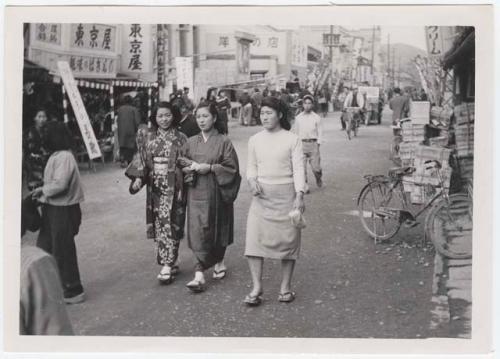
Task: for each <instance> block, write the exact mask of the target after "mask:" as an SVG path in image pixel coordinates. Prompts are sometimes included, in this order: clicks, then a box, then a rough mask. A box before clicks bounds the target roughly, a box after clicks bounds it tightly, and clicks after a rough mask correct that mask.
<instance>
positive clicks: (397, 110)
mask: <svg viewBox="0 0 500 359" xmlns="http://www.w3.org/2000/svg"><path fill="white" fill-rule="evenodd" d="M389 108H390V109H391V110H392V124H393V125H398V123H399V121H400V120H402V119H403V118H406V117H408V112H409V111H410V100H409V98H408V97H407V96H404V95H402V94H401V90H400V89H399V87H396V88H395V89H394V96H393V97H392V99H391V101H389Z"/></svg>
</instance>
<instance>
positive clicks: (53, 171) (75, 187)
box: [40, 151, 84, 206]
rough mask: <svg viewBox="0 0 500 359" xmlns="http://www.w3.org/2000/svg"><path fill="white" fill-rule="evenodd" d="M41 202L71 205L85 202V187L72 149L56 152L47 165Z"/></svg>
mask: <svg viewBox="0 0 500 359" xmlns="http://www.w3.org/2000/svg"><path fill="white" fill-rule="evenodd" d="M43 183H44V184H43V188H42V193H43V194H42V196H41V197H40V202H43V203H46V204H51V205H53V206H71V205H74V204H77V203H80V202H83V200H84V196H83V188H82V184H81V179H80V172H79V171H78V165H77V163H76V160H75V157H74V156H73V154H72V153H71V152H70V151H57V152H54V153H53V154H52V155H51V156H50V157H49V160H48V162H47V165H46V166H45V171H44V174H43Z"/></svg>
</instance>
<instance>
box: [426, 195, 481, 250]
mask: <svg viewBox="0 0 500 359" xmlns="http://www.w3.org/2000/svg"><path fill="white" fill-rule="evenodd" d="M471 206H472V201H471V199H470V198H469V197H468V196H467V195H466V194H462V193H457V194H452V195H450V196H449V201H446V200H445V199H442V200H440V201H439V202H437V203H436V204H435V205H434V206H433V207H432V208H431V209H430V210H429V213H428V214H427V217H426V219H425V231H426V235H427V237H428V238H430V239H431V240H432V243H433V244H434V247H435V248H436V251H437V252H438V253H440V254H441V255H443V256H444V257H447V258H452V259H468V258H471V257H472V216H471V211H470V208H471Z"/></svg>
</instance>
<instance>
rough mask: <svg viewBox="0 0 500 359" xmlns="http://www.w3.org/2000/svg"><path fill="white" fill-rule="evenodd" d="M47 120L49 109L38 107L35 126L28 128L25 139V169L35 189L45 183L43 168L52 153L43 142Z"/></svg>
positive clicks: (29, 184) (31, 185) (30, 184)
mask: <svg viewBox="0 0 500 359" xmlns="http://www.w3.org/2000/svg"><path fill="white" fill-rule="evenodd" d="M47 121H48V117H47V111H46V110H44V109H38V110H37V111H36V115H35V118H34V121H33V126H32V127H30V128H29V129H28V131H27V134H26V136H25V138H24V141H23V147H24V148H23V155H24V166H23V167H24V168H23V169H24V171H25V175H26V182H27V184H28V189H29V190H33V189H35V188H38V187H40V186H42V185H43V170H44V168H45V165H46V164H47V161H48V159H49V155H50V154H49V153H48V151H47V150H46V149H45V147H44V146H43V143H42V137H43V130H44V128H45V125H46V124H47Z"/></svg>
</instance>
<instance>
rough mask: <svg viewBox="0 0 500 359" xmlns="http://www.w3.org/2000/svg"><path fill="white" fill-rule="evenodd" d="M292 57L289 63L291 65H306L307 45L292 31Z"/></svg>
mask: <svg viewBox="0 0 500 359" xmlns="http://www.w3.org/2000/svg"><path fill="white" fill-rule="evenodd" d="M291 56H292V58H291V63H292V65H293V66H302V67H306V66H307V46H306V45H305V42H304V41H302V38H301V36H300V34H298V33H296V32H293V33H292V55H291Z"/></svg>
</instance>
